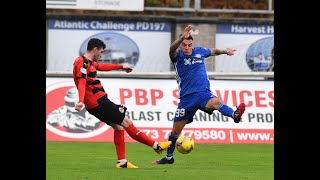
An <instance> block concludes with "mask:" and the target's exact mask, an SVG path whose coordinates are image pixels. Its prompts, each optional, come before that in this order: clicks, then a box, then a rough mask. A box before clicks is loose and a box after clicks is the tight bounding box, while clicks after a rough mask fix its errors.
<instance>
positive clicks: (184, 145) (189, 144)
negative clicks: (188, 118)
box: [176, 136, 194, 154]
mask: <svg viewBox="0 0 320 180" xmlns="http://www.w3.org/2000/svg"><path fill="white" fill-rule="evenodd" d="M176 149H177V150H178V151H179V152H180V153H182V154H189V153H190V152H191V151H192V150H193V149H194V140H193V139H192V138H191V137H189V136H180V137H179V138H178V139H177V142H176Z"/></svg>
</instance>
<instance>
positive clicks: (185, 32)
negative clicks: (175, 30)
mask: <svg viewBox="0 0 320 180" xmlns="http://www.w3.org/2000/svg"><path fill="white" fill-rule="evenodd" d="M191 30H192V26H191V25H188V26H187V27H186V28H185V29H184V33H183V34H182V36H181V37H182V38H183V39H187V38H188V37H189V36H190V35H191Z"/></svg>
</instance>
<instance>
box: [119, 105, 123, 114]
mask: <svg viewBox="0 0 320 180" xmlns="http://www.w3.org/2000/svg"><path fill="white" fill-rule="evenodd" d="M119 112H120V113H123V112H124V109H123V105H121V106H120V107H119Z"/></svg>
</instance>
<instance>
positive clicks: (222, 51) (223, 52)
mask: <svg viewBox="0 0 320 180" xmlns="http://www.w3.org/2000/svg"><path fill="white" fill-rule="evenodd" d="M211 50H212V54H211V56H218V55H220V54H227V52H226V50H224V49H223V50H221V49H217V48H212V49H211Z"/></svg>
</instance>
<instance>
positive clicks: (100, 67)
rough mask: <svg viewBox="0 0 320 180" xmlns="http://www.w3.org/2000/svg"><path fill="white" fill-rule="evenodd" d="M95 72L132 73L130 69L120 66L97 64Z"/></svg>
mask: <svg viewBox="0 0 320 180" xmlns="http://www.w3.org/2000/svg"><path fill="white" fill-rule="evenodd" d="M97 70H99V71H112V70H125V71H126V72H127V73H129V72H131V71H132V68H131V67H128V66H124V65H122V64H98V65H97Z"/></svg>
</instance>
